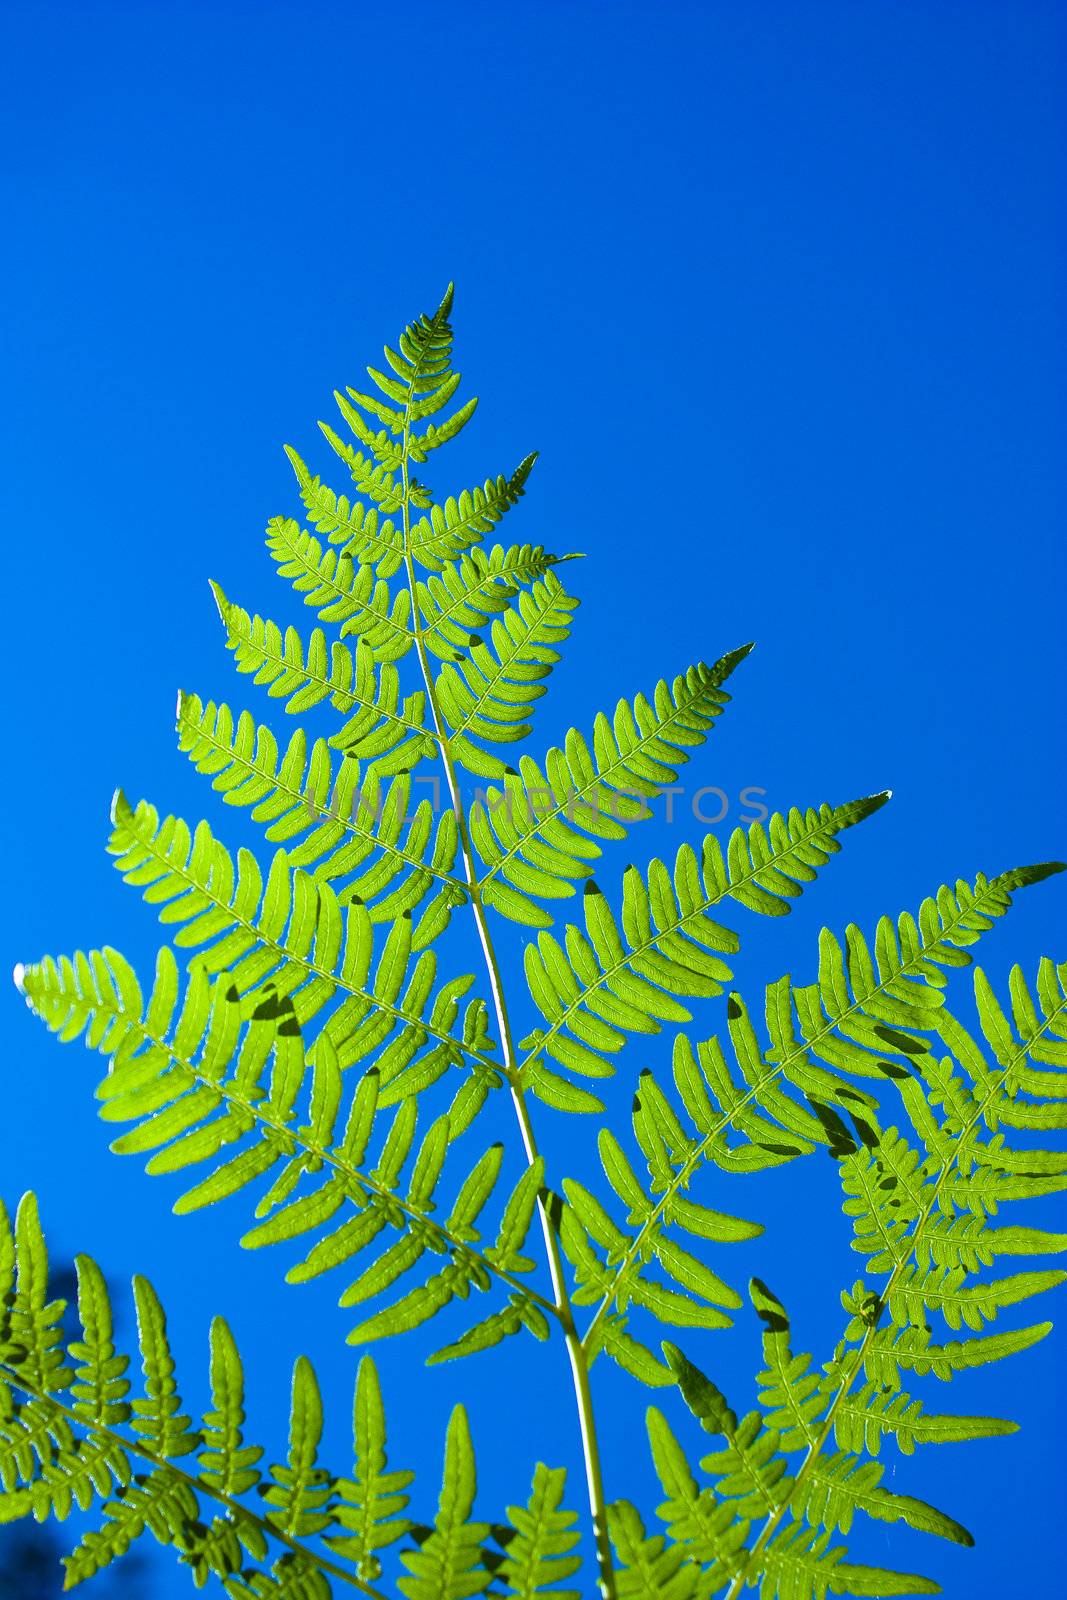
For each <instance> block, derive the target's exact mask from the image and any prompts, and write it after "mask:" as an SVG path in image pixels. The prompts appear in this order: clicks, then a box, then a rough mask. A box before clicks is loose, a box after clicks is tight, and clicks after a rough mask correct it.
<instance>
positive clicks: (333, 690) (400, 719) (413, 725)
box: [233, 612, 439, 742]
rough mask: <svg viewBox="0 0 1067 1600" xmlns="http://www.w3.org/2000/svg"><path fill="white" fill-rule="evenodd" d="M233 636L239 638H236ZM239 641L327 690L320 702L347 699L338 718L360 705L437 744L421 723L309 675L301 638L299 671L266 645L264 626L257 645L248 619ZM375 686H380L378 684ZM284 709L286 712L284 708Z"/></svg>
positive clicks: (298, 691)
mask: <svg viewBox="0 0 1067 1600" xmlns="http://www.w3.org/2000/svg"><path fill="white" fill-rule="evenodd" d="M246 615H247V613H246ZM374 615H375V616H377V615H378V613H377V612H375V613H374ZM266 620H267V619H266V618H260V621H262V622H263V623H264V624H266ZM274 626H275V627H276V628H277V627H278V624H277V623H275V624H274ZM233 631H234V633H235V634H236V630H233ZM278 631H279V633H281V632H282V630H281V629H280V628H279V629H278ZM405 631H406V630H405ZM294 632H295V629H294ZM237 637H239V635H238V636H237ZM284 639H285V635H284V633H283V634H282V641H283V644H284ZM241 642H242V643H243V644H244V645H245V647H246V648H247V649H249V650H252V651H254V652H255V654H256V655H258V656H265V657H266V659H267V660H268V661H272V662H275V663H276V664H277V665H278V666H280V667H282V668H284V670H285V671H286V672H294V671H299V672H300V673H302V675H303V677H304V678H305V680H306V681H307V682H308V683H314V684H317V685H319V687H320V688H323V689H325V690H328V691H329V695H328V696H327V695H324V696H323V699H326V698H332V697H333V696H334V695H338V696H342V697H343V698H344V699H346V700H350V701H351V705H349V706H347V707H344V708H342V707H340V706H338V707H337V708H336V709H337V710H339V711H340V712H341V715H342V716H348V714H349V712H350V711H351V710H352V709H353V707H355V706H363V707H365V709H366V710H368V711H374V712H376V713H377V715H378V716H379V717H381V718H382V719H383V721H386V722H395V723H397V725H398V726H399V727H401V728H406V729H407V730H408V732H409V733H417V734H419V735H420V736H421V737H422V738H424V739H425V738H429V739H434V740H435V741H437V739H438V736H437V735H436V734H435V733H434V732H433V730H432V729H431V728H427V727H425V726H424V725H423V724H422V723H419V722H412V721H411V720H410V718H408V717H405V716H401V715H400V714H399V713H398V712H395V711H383V710H382V708H381V706H380V705H378V704H376V702H375V701H373V700H365V699H364V698H363V697H362V695H359V694H354V693H353V691H352V690H351V689H343V688H341V686H340V685H339V684H335V683H334V682H333V680H332V679H331V678H324V677H323V676H322V674H321V673H319V672H312V671H311V670H310V669H309V668H308V666H307V661H306V658H307V656H308V655H309V654H310V647H308V648H305V644H304V640H303V639H301V641H300V645H301V649H302V650H303V654H304V657H305V660H304V662H303V663H302V664H301V665H300V667H299V668H297V667H295V666H294V664H293V662H291V661H289V660H287V659H286V657H285V655H284V653H283V654H281V655H279V654H278V652H277V651H276V650H272V649H271V648H270V645H269V643H268V639H267V632H266V627H265V626H264V633H263V639H262V640H261V641H259V642H257V641H256V640H255V639H253V637H252V629H251V620H250V623H249V630H248V636H247V638H246V639H243V640H242V641H241ZM344 649H345V650H346V651H348V654H349V657H350V659H353V658H354V656H355V653H356V652H355V651H352V650H350V649H349V647H348V645H344ZM368 649H370V650H371V651H372V653H373V647H372V646H369V645H368ZM378 665H380V663H379V662H378V661H377V660H375V666H378ZM352 670H353V672H354V671H355V661H354V659H353V666H352ZM275 682H277V679H275ZM270 687H273V685H270ZM379 687H380V685H379ZM299 693H300V690H299V689H294V690H293V694H299ZM276 698H279V699H280V698H281V696H277V697H276ZM285 698H286V699H287V700H288V699H289V698H290V696H289V695H288V694H286V696H285ZM286 709H288V707H287V708H286ZM438 742H439V741H438Z"/></svg>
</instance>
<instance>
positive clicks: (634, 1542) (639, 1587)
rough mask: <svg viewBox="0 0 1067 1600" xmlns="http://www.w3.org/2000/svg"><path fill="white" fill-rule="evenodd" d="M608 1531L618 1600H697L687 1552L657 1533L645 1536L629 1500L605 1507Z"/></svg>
mask: <svg viewBox="0 0 1067 1600" xmlns="http://www.w3.org/2000/svg"><path fill="white" fill-rule="evenodd" d="M608 1529H609V1531H610V1534H611V1542H612V1545H613V1546H614V1549H615V1554H616V1557H617V1558H618V1561H619V1563H620V1565H619V1573H618V1594H619V1600H697V1595H698V1594H699V1592H700V1591H699V1589H698V1583H699V1579H700V1573H699V1570H698V1569H697V1568H696V1567H694V1566H693V1565H692V1564H691V1563H690V1561H689V1560H688V1558H687V1552H686V1550H685V1549H684V1548H683V1547H682V1546H679V1545H674V1544H669V1543H668V1542H667V1540H666V1539H665V1538H664V1537H663V1535H662V1534H660V1533H653V1534H648V1533H646V1532H645V1525H644V1523H643V1522H642V1521H641V1517H640V1515H639V1513H638V1511H637V1509H636V1507H634V1506H632V1505H631V1504H630V1502H629V1501H628V1500H616V1502H615V1503H614V1505H611V1506H609V1507H608Z"/></svg>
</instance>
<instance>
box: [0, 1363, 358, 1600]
mask: <svg viewBox="0 0 1067 1600" xmlns="http://www.w3.org/2000/svg"><path fill="white" fill-rule="evenodd" d="M0 1372H3V1374H4V1379H5V1381H6V1382H7V1383H10V1385H11V1386H12V1388H15V1389H19V1390H21V1391H22V1393H23V1394H25V1395H28V1396H29V1397H30V1399H32V1400H38V1401H41V1402H42V1403H43V1404H45V1405H47V1406H51V1407H53V1408H54V1410H55V1411H58V1412H59V1413H60V1414H61V1415H62V1416H63V1417H65V1418H66V1420H67V1421H68V1422H72V1423H74V1425H75V1426H76V1427H78V1428H86V1429H87V1433H88V1436H89V1437H93V1436H95V1437H98V1438H104V1439H110V1440H112V1441H113V1442H114V1443H115V1444H117V1445H118V1446H119V1447H120V1449H122V1450H124V1451H128V1452H129V1454H130V1455H133V1456H136V1457H137V1458H138V1459H139V1460H141V1461H145V1462H147V1463H148V1465H149V1466H152V1467H155V1468H156V1469H157V1470H158V1471H161V1472H169V1473H172V1474H173V1475H174V1477H176V1478H180V1479H181V1480H182V1482H183V1483H187V1484H188V1485H189V1486H190V1488H191V1489H193V1490H195V1492H196V1493H197V1494H198V1495H207V1496H208V1497H209V1498H210V1499H212V1500H214V1501H215V1502H216V1503H217V1504H218V1505H221V1506H224V1507H225V1508H226V1510H227V1511H228V1512H229V1513H230V1515H231V1516H233V1517H235V1518H237V1519H238V1520H239V1521H242V1522H244V1523H246V1524H248V1523H251V1524H254V1526H255V1527H257V1528H258V1529H259V1531H260V1532H261V1533H262V1534H264V1535H265V1536H266V1537H267V1538H269V1539H274V1540H276V1541H277V1543H278V1544H283V1545H285V1547H286V1549H287V1550H290V1551H292V1553H293V1554H294V1555H296V1556H299V1557H300V1558H301V1560H303V1561H307V1562H309V1563H310V1564H311V1565H312V1566H315V1567H317V1568H318V1569H319V1571H320V1572H324V1573H328V1574H329V1576H330V1577H331V1578H337V1579H339V1581H340V1582H341V1583H347V1584H348V1585H349V1587H350V1588H353V1589H358V1590H359V1592H360V1594H364V1595H367V1596H369V1597H370V1600H386V1596H385V1595H384V1594H383V1593H382V1592H381V1590H380V1589H373V1588H371V1586H370V1584H369V1583H364V1582H363V1579H362V1578H357V1577H356V1575H355V1573H352V1572H346V1571H345V1569H344V1567H339V1566H337V1564H336V1563H335V1562H333V1561H331V1560H330V1559H329V1557H328V1556H322V1555H319V1553H318V1552H317V1551H316V1550H310V1549H308V1547H307V1545H304V1544H301V1543H300V1541H299V1540H298V1539H293V1538H291V1537H290V1535H289V1534H287V1533H283V1532H282V1531H281V1529H280V1528H276V1527H275V1526H274V1524H273V1523H272V1522H268V1521H267V1520H266V1518H265V1517H259V1516H257V1515H256V1513H255V1512H254V1511H250V1510H249V1509H248V1507H247V1506H244V1505H242V1504H241V1502H240V1501H239V1500H234V1499H233V1498H232V1497H231V1496H230V1495H228V1494H226V1493H225V1492H224V1491H223V1490H222V1489H213V1488H211V1486H210V1485H209V1484H206V1483H204V1482H203V1480H202V1479H200V1478H198V1477H196V1476H195V1475H194V1474H193V1473H191V1472H185V1471H184V1470H183V1469H182V1468H181V1467H179V1466H177V1465H176V1464H175V1463H174V1462H173V1461H168V1460H167V1459H166V1458H165V1457H164V1456H159V1455H157V1454H156V1453H155V1451H154V1450H150V1449H149V1448H148V1446H147V1445H145V1444H142V1443H141V1441H140V1440H139V1439H128V1438H127V1437H126V1436H125V1435H124V1434H121V1433H119V1432H118V1430H117V1429H115V1428H109V1427H108V1426H107V1425H106V1423H102V1422H94V1423H92V1424H91V1425H87V1424H86V1422H85V1419H84V1418H83V1417H80V1416H79V1415H78V1413H77V1412H76V1411H74V1410H73V1409H72V1408H71V1407H70V1406H67V1405H64V1403H63V1401H62V1400H57V1399H56V1397H55V1395H54V1394H49V1393H48V1391H47V1390H45V1389H39V1388H38V1387H37V1386H36V1384H34V1383H31V1382H30V1381H29V1380H28V1379H27V1378H26V1377H25V1376H24V1375H23V1373H22V1372H21V1371H20V1370H19V1369H18V1368H15V1367H9V1366H8V1365H7V1363H6V1362H0Z"/></svg>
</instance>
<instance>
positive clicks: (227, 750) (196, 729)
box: [184, 719, 467, 891]
mask: <svg viewBox="0 0 1067 1600" xmlns="http://www.w3.org/2000/svg"><path fill="white" fill-rule="evenodd" d="M184 725H185V727H187V728H188V729H189V730H190V732H191V733H192V734H193V735H194V736H195V737H196V738H197V739H198V740H203V742H204V743H205V744H210V745H211V746H212V748H213V749H215V750H217V751H218V753H219V755H222V756H225V757H226V758H227V761H228V763H229V764H230V765H233V766H239V767H241V768H243V770H244V771H245V772H247V773H248V774H249V775H250V776H254V777H257V778H266V780H267V781H268V783H270V785H271V787H272V789H273V792H274V793H275V794H282V795H286V796H288V798H289V799H291V800H292V801H294V802H295V805H296V806H297V807H299V806H305V807H308V806H310V801H309V800H308V797H307V795H306V794H305V793H304V791H303V790H302V789H294V788H293V787H292V785H291V784H287V783H285V782H283V781H282V780H281V778H280V777H279V776H278V775H277V774H273V775H272V774H271V773H269V772H264V771H263V770H262V769H261V768H260V767H257V766H256V764H255V762H254V761H250V760H249V759H248V758H247V757H246V756H242V755H239V754H238V753H237V751H236V750H235V749H233V748H232V747H231V746H230V745H227V744H224V743H223V741H222V740H221V739H219V738H218V737H217V736H216V735H215V733H214V732H213V731H212V732H211V733H208V732H205V730H204V728H203V725H202V724H199V723H194V722H192V721H191V720H189V719H184ZM257 726H263V725H262V724H258V725H257ZM426 731H427V732H429V731H430V730H429V729H427V730H426ZM431 737H433V735H431ZM188 753H189V754H190V755H191V752H188ZM278 755H279V760H280V761H284V759H285V755H284V754H283V753H282V751H281V750H280V749H279V751H278ZM368 765H369V766H370V767H371V768H372V769H373V765H374V763H373V761H372V762H369V763H368ZM330 770H331V773H332V770H333V768H332V763H331V769H330ZM205 776H210V774H205ZM365 776H370V774H365ZM376 781H377V779H376ZM212 787H214V785H212ZM216 792H217V793H221V794H222V795H223V798H224V799H225V798H227V796H228V794H229V791H228V790H217V791H216ZM359 792H362V791H359ZM330 793H331V798H332V793H333V789H332V786H331V791H330ZM252 804H253V805H255V806H259V805H261V804H262V801H258V800H257V801H255V802H252ZM324 817H327V818H329V820H330V821H331V822H339V823H340V824H341V826H342V828H344V829H345V830H346V832H348V833H351V834H354V835H355V836H356V837H357V838H359V839H367V840H369V841H370V843H371V844H373V845H375V846H376V847H377V848H378V849H379V850H384V851H385V852H386V853H387V854H389V855H393V856H396V857H397V859H398V860H399V861H403V862H404V863H405V865H406V866H409V867H411V868H413V869H414V870H416V871H419V872H428V873H429V874H430V876H431V877H434V878H436V879H437V881H438V882H439V883H449V884H452V885H453V886H454V887H455V888H457V889H463V890H464V891H465V890H466V887H467V886H466V884H465V883H464V882H463V880H462V878H457V877H454V876H453V874H452V873H450V872H442V871H441V870H440V869H439V868H437V867H433V866H431V865H430V864H429V863H428V862H426V861H420V860H419V858H418V856H413V855H411V854H410V852H409V851H407V850H401V849H400V847H399V846H398V845H394V844H385V843H383V841H382V840H381V839H379V838H378V837H377V835H376V834H373V833H371V831H370V829H369V828H359V827H357V826H356V824H355V822H354V821H353V820H352V818H351V817H347V818H346V817H344V816H342V815H341V814H340V813H339V812H337V811H332V810H330V808H329V806H325V807H322V808H316V809H315V815H314V817H312V818H310V819H309V821H308V824H307V827H306V828H305V829H304V830H303V832H305V833H309V832H310V831H311V829H312V828H314V827H315V826H316V825H317V824H318V823H319V822H320V821H321V820H322V819H323V818H324ZM404 820H405V821H407V820H408V819H407V818H405V819H404ZM282 848H287V846H282ZM327 859H329V858H327ZM311 875H312V876H314V873H312V874H311Z"/></svg>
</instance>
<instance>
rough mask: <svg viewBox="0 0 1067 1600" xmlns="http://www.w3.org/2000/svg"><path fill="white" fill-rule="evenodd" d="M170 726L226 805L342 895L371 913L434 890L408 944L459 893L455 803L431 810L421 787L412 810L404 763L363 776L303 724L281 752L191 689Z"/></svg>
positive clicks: (419, 940)
mask: <svg viewBox="0 0 1067 1600" xmlns="http://www.w3.org/2000/svg"><path fill="white" fill-rule="evenodd" d="M178 734H179V746H180V748H181V749H182V750H183V751H184V752H185V753H186V754H187V755H188V757H189V759H190V760H191V761H192V762H193V764H194V766H195V767H196V770H197V771H198V772H200V773H203V774H205V775H206V776H209V777H210V778H211V780H212V788H213V789H216V790H217V791H218V792H219V793H221V795H222V797H223V799H224V800H225V801H226V803H227V804H228V805H234V806H250V807H251V815H252V818H253V820H254V821H256V822H260V823H265V824H266V825H267V826H266V837H267V839H269V840H270V841H271V842H272V843H275V844H284V845H286V846H287V847H288V848H287V855H288V859H289V862H290V864H291V865H292V866H293V867H302V868H304V869H306V870H307V871H310V872H311V873H312V875H313V876H314V878H315V879H316V881H319V882H326V883H336V882H337V881H338V880H340V879H344V880H346V881H345V882H344V884H343V887H341V888H339V890H338V892H339V894H340V896H341V898H342V899H350V900H361V901H362V902H363V903H364V904H365V905H366V907H367V911H368V914H369V916H370V919H371V921H372V922H375V923H378V922H391V921H393V920H395V918H396V917H398V916H401V915H402V914H403V913H404V912H405V911H407V912H414V911H415V910H417V909H418V907H419V906H421V905H423V903H424V902H425V900H426V899H427V897H428V896H429V895H431V893H432V895H433V899H432V900H431V902H430V904H429V906H428V907H427V908H426V911H425V912H424V914H423V916H422V917H421V918H420V922H419V926H418V928H417V929H416V931H415V933H414V934H413V936H412V945H413V948H414V949H416V950H418V949H421V948H423V946H424V944H425V943H428V942H430V940H431V939H433V938H436V937H437V935H438V934H439V933H440V932H441V931H442V930H443V928H444V927H446V926H447V924H448V920H449V918H450V917H451V914H452V911H453V910H454V909H455V908H456V906H459V905H462V904H463V903H464V902H465V901H466V899H467V890H466V887H465V886H464V885H463V883H462V882H461V881H460V879H459V878H457V877H455V876H454V874H453V871H452V869H453V867H454V866H455V863H456V855H457V852H458V848H459V830H458V826H457V823H456V817H455V813H454V812H453V811H451V810H447V811H443V812H442V813H441V815H440V817H435V814H434V808H433V806H432V805H431V803H430V801H429V799H428V798H425V797H424V798H423V799H422V800H421V801H420V803H419V804H418V806H417V807H416V808H415V809H414V811H411V810H410V806H411V798H412V779H411V777H410V775H409V774H408V773H401V774H400V775H399V776H397V777H396V778H394V779H393V781H392V782H391V783H388V784H386V783H383V782H381V781H380V778H381V773H382V763H381V762H380V761H377V762H375V763H374V767H373V771H372V772H371V773H369V774H367V775H365V776H362V775H361V768H360V765H359V762H358V761H356V760H352V759H349V758H347V756H346V758H345V759H342V760H341V761H340V762H337V763H336V764H335V762H334V759H333V757H332V756H331V754H330V750H329V746H328V743H327V741H326V740H325V739H316V740H315V742H314V744H313V745H311V747H310V753H309V747H308V741H307V737H306V735H305V734H304V731H303V729H297V731H296V732H295V733H294V734H293V736H292V738H291V739H290V741H289V744H288V747H287V748H286V750H285V753H284V754H282V753H281V752H280V751H279V747H278V741H277V739H276V738H275V736H274V734H273V733H272V732H271V730H270V729H269V728H268V727H266V726H265V725H264V724H262V723H259V724H257V723H256V722H255V721H254V719H253V718H252V716H251V715H250V713H249V712H247V711H242V712H241V714H240V716H239V717H238V718H237V720H236V722H235V721H234V717H233V713H232V712H231V711H230V709H229V707H228V706H225V705H218V706H216V705H215V703H214V701H210V700H209V701H208V702H207V704H206V705H205V704H204V703H203V702H202V701H201V700H200V699H199V698H198V697H197V696H196V695H187V694H181V695H179V698H178ZM434 781H435V782H436V780H434ZM405 830H406V831H405ZM296 840H300V841H301V842H300V843H294V841H296Z"/></svg>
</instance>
